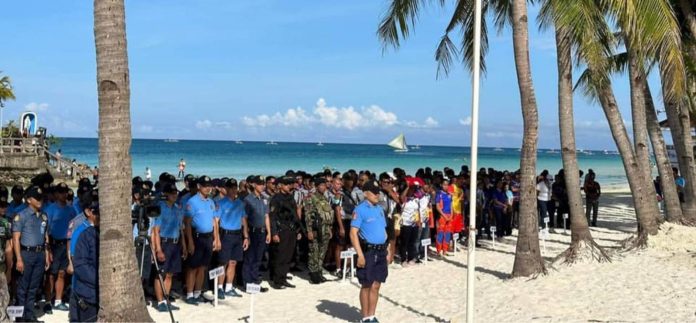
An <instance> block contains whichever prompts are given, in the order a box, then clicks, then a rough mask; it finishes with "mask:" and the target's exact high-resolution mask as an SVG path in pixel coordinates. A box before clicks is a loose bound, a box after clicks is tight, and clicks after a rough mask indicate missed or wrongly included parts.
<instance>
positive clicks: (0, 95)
mask: <svg viewBox="0 0 696 323" xmlns="http://www.w3.org/2000/svg"><path fill="white" fill-rule="evenodd" d="M0 72H2V71H0ZM14 99H15V96H14V92H13V91H12V81H11V80H10V77H9V76H3V77H1V78H0V108H2V107H4V106H5V105H4V102H5V101H7V100H14Z"/></svg>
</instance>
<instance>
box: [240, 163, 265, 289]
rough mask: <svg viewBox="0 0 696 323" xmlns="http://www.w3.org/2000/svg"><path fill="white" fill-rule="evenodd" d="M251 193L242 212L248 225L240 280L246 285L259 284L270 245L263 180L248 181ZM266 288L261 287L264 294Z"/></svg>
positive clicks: (259, 177) (252, 179) (255, 178)
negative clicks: (246, 245)
mask: <svg viewBox="0 0 696 323" xmlns="http://www.w3.org/2000/svg"><path fill="white" fill-rule="evenodd" d="M248 182H249V184H250V185H251V188H252V192H250V193H249V195H247V196H246V197H245V198H244V210H245V213H246V216H247V223H248V225H249V239H250V241H249V249H248V250H247V251H246V253H245V254H244V265H243V268H242V278H244V283H246V284H260V283H261V279H260V278H259V266H260V265H261V258H262V257H263V253H264V252H265V251H266V246H267V245H268V244H269V243H271V222H270V219H269V217H268V202H269V201H268V200H267V199H266V198H264V197H263V195H262V193H263V192H264V186H265V185H266V182H265V180H264V179H263V178H262V177H261V176H253V177H251V178H249V180H248ZM267 291H268V288H266V287H261V292H262V293H265V292H267Z"/></svg>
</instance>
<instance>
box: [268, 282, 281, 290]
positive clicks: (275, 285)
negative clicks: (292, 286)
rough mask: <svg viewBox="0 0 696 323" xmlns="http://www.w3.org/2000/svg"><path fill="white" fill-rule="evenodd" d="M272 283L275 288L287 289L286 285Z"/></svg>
mask: <svg viewBox="0 0 696 323" xmlns="http://www.w3.org/2000/svg"><path fill="white" fill-rule="evenodd" d="M270 285H271V287H272V288H273V289H285V285H283V284H277V283H271V284H270Z"/></svg>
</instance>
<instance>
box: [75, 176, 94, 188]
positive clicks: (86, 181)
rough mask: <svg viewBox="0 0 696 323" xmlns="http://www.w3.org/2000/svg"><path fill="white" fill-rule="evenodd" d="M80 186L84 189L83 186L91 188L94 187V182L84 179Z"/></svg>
mask: <svg viewBox="0 0 696 323" xmlns="http://www.w3.org/2000/svg"><path fill="white" fill-rule="evenodd" d="M78 186H79V187H83V186H86V187H89V186H92V182H90V181H89V178H87V177H83V178H81V179H80V182H79V183H78Z"/></svg>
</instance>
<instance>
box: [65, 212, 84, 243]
mask: <svg viewBox="0 0 696 323" xmlns="http://www.w3.org/2000/svg"><path fill="white" fill-rule="evenodd" d="M85 221H87V216H86V215H85V212H81V213H80V214H78V215H77V216H76V217H74V218H73V219H72V220H70V222H69V223H68V232H67V234H66V238H68V239H72V235H73V233H74V232H75V229H77V227H79V226H80V224H82V223H83V222H85Z"/></svg>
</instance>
